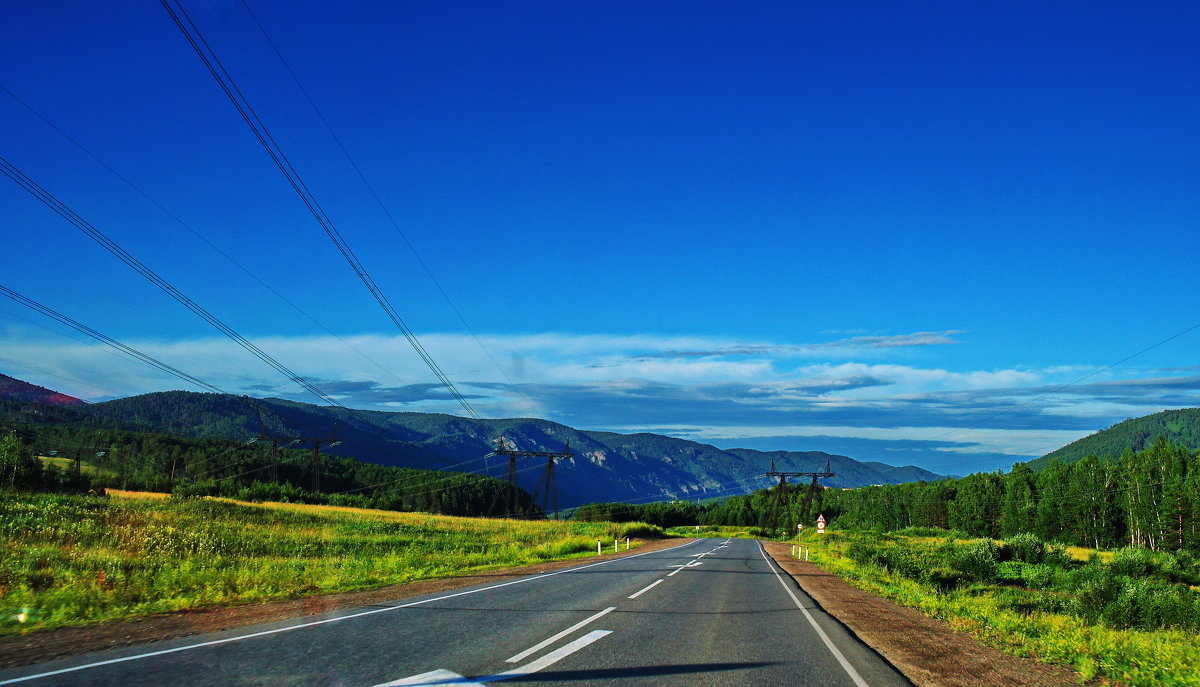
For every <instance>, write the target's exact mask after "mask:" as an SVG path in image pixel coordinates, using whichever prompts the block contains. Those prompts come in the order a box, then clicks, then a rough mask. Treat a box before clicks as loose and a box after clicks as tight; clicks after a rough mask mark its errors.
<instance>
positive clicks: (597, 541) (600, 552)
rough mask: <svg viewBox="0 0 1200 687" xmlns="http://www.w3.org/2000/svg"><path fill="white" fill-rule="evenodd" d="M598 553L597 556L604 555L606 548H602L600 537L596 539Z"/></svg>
mask: <svg viewBox="0 0 1200 687" xmlns="http://www.w3.org/2000/svg"><path fill="white" fill-rule="evenodd" d="M596 555H597V556H603V555H604V550H603V549H601V548H600V540H599V539H597V540H596Z"/></svg>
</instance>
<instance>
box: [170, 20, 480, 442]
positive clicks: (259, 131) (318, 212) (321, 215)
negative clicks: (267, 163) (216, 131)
mask: <svg viewBox="0 0 1200 687" xmlns="http://www.w3.org/2000/svg"><path fill="white" fill-rule="evenodd" d="M160 1H161V3H162V6H163V8H164V9H166V10H167V13H168V14H170V15H171V19H172V20H173V21H174V22H175V25H176V26H177V27H178V28H179V30H180V31H181V32H182V33H183V35H184V38H185V39H186V40H187V41H188V43H189V44H190V45H191V46H192V49H193V50H195V52H196V55H198V56H199V57H200V60H201V61H202V62H203V63H204V66H205V67H206V68H207V69H208V72H209V74H211V75H212V77H213V78H214V79H216V81H217V85H218V86H219V87H220V88H221V91H222V92H224V93H225V96H226V97H227V98H229V102H231V103H232V104H233V106H234V108H235V109H237V111H238V114H240V115H241V117H242V120H243V121H245V122H246V125H247V126H249V127H250V130H251V132H252V133H253V134H254V137H255V138H257V139H258V142H259V143H260V144H262V146H263V149H264V150H266V152H267V155H268V156H270V158H271V160H272V161H273V162H274V163H275V166H276V167H278V168H279V171H280V172H281V173H282V174H283V176H284V178H285V179H286V180H287V182H288V184H289V185H290V186H291V187H292V190H294V191H295V192H296V195H297V196H299V197H300V200H301V202H303V203H304V205H305V207H307V208H308V211H309V212H310V213H311V214H312V216H313V218H314V219H316V220H317V223H318V224H319V225H320V226H321V229H323V230H324V231H325V234H326V236H328V237H329V240H330V241H332V242H333V244H334V246H335V247H337V249H338V252H339V253H341V255H342V257H343V258H344V259H345V260H346V262H347V263H348V264H349V265H350V268H351V269H353V270H354V273H355V274H356V275H357V276H358V278H359V279H360V280H361V281H362V283H363V284H364V285H365V286H366V287H367V290H368V291H370V292H371V295H372V296H373V297H374V298H375V301H376V302H377V303H379V305H380V307H381V308H383V311H384V313H385V314H387V316H388V318H390V319H391V320H392V323H393V324H395V325H396V327H397V328H398V329H399V330H400V332H401V333H402V334H403V335H404V338H405V339H407V340H408V343H409V345H411V346H412V348H413V350H414V351H416V353H417V355H418V356H419V357H420V358H421V360H423V361H424V362H425V365H426V366H427V367H429V369H430V371H431V372H433V374H434V376H435V377H437V379H438V381H440V382H441V383H442V386H444V387H445V388H446V391H448V392H449V393H450V395H451V396H452V397H453V398H454V399H455V400H456V401H458V403H459V405H461V406H462V407H463V409H464V410H466V411H467V413H468V414H469V415H470V416H471V417H472V418H475V419H479V418H480V416H479V414H478V413H476V412H475V409H474V408H472V407H471V404H470V403H469V402H468V401H467V398H466V397H465V396H463V394H462V393H460V392H459V390H458V389H457V387H455V386H454V383H453V382H451V381H450V378H449V377H447V376H446V374H445V373H444V372H443V371H442V369H441V368H440V367H439V366H438V364H437V362H435V361H434V359H433V357H432V356H431V355H430V354H429V352H428V351H426V350H425V347H424V346H423V345H421V342H420V340H419V339H418V338H417V336H416V334H415V333H414V332H413V331H412V329H411V328H409V326H408V324H406V323H405V322H404V320H403V318H401V317H400V313H399V312H398V311H397V310H396V308H395V307H394V306H393V305H392V304H391V302H390V301H389V300H388V299H387V296H386V295H384V293H383V290H382V289H381V288H380V287H379V285H378V284H377V283H376V282H375V279H374V278H373V277H372V276H371V274H370V272H368V271H367V268H366V267H365V266H364V265H363V263H362V261H361V260H359V258H358V256H357V255H355V253H354V251H353V249H351V248H350V245H349V243H347V242H346V239H345V238H344V237H343V236H342V234H341V232H340V231H339V230H338V228H337V227H336V226H335V225H334V224H333V220H331V219H330V218H329V216H328V215H327V214H326V213H325V210H324V209H323V208H322V207H321V205H320V203H319V202H317V198H316V196H315V195H313V193H312V191H310V190H309V188H308V186H307V185H306V184H305V183H304V180H303V179H302V178H301V177H300V174H299V172H298V171H297V170H296V168H295V167H294V166H293V165H292V163H291V161H290V160H288V158H287V156H286V155H285V154H284V152H283V149H282V148H281V147H280V146H279V144H278V143H276V142H275V139H274V138H273V137H272V136H271V134H270V132H269V131H268V130H267V128H266V125H264V124H263V122H262V120H261V119H260V118H259V117H258V114H257V113H256V112H255V111H254V108H253V107H252V106H251V105H250V102H249V101H248V100H247V99H246V97H245V96H244V95H243V94H242V92H241V90H240V89H239V88H238V87H237V84H236V83H235V82H234V81H233V77H231V76H230V74H229V72H228V71H227V70H226V69H225V67H224V65H222V64H221V61H220V59H219V58H218V57H217V56H216V53H215V52H214V51H213V49H212V46H210V45H209V44H208V42H207V41H206V40H205V39H204V35H203V34H202V33H201V32H200V29H199V28H198V27H197V26H196V24H195V23H194V22H193V21H192V19H191V17H190V16H188V14H187V11H186V10H184V9H183V6H182V5H181V4H180V3H179V1H178V0H174V2H172V0H160ZM172 5H174V6H172Z"/></svg>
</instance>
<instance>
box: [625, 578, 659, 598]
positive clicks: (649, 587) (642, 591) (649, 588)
mask: <svg viewBox="0 0 1200 687" xmlns="http://www.w3.org/2000/svg"><path fill="white" fill-rule="evenodd" d="M660 584H662V578H661V577H660V578H658V579H657V580H655V581H653V582H651V583H650V584H649V585H647V586H645V587H643V588H642V590H641V591H640V592H636V593H634V595H633V596H627V597H625V598H627V599H636V598H638V597H639V596H641V595H642V594H645V593H646V592H648V591H650V590H651V589H654V588H655V587H657V586H658V585H660Z"/></svg>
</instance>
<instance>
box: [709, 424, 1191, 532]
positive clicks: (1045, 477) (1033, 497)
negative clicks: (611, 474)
mask: <svg viewBox="0 0 1200 687" xmlns="http://www.w3.org/2000/svg"><path fill="white" fill-rule="evenodd" d="M802 494H803V492H802V491H800V490H796V491H793V492H792V493H791V494H789V495H788V497H787V499H786V501H787V505H786V508H785V509H784V510H785V513H786V515H785V516H784V517H783V518H781V520H780V522H779V523H777V525H778V526H779V527H780V528H782V529H788V528H791V529H794V528H795V526H796V524H797V523H800V522H803V523H808V524H811V523H812V522H813V521H814V519H815V518H816V514H817V509H816V506H815V504H814V506H813V507H812V508H810V512H809V513H800V512H799V510H800V508H801V496H802ZM773 498H774V493H773V492H772V491H771V490H763V491H759V492H756V493H754V494H750V495H747V496H739V497H734V498H732V499H729V500H728V501H726V502H724V503H721V504H718V505H714V506H712V507H710V508H708V509H707V510H706V511H705V512H704V513H703V514H702V516H701V521H702V522H703V523H710V524H724V525H743V526H744V525H751V526H761V525H764V524H767V523H765V519H766V517H767V513H768V512H769V509H770V504H771V502H772V499H773ZM820 512H821V513H823V514H824V515H825V518H826V519H827V520H828V521H829V525H830V527H831V528H837V529H842V530H850V529H861V530H876V531H893V530H900V529H903V528H906V527H938V528H943V529H953V530H960V531H962V532H964V533H966V534H968V535H971V536H976V537H993V538H995V537H1009V536H1011V535H1014V534H1018V533H1032V534H1035V535H1037V536H1038V537H1040V538H1041V539H1043V540H1046V541H1054V542H1061V543H1066V544H1077V545H1082V546H1088V547H1093V548H1111V547H1117V546H1140V547H1145V548H1149V549H1155V550H1168V551H1175V550H1181V549H1184V550H1189V551H1200V454H1198V453H1197V452H1196V451H1193V450H1191V449H1189V448H1187V447H1185V446H1182V445H1180V444H1173V443H1171V442H1168V441H1167V440H1166V439H1164V438H1162V437H1159V438H1158V439H1156V440H1155V441H1154V442H1153V443H1152V444H1151V445H1150V446H1149V447H1148V448H1146V449H1144V450H1142V451H1137V452H1134V451H1132V450H1129V449H1126V450H1125V451H1124V452H1123V453H1121V454H1120V455H1119V456H1118V457H1117V458H1116V459H1107V458H1097V457H1095V456H1087V457H1085V458H1083V459H1082V460H1080V461H1078V462H1076V463H1070V464H1068V463H1052V464H1051V465H1050V466H1049V467H1047V468H1046V469H1045V470H1042V471H1041V472H1035V471H1034V470H1032V469H1031V468H1030V467H1029V465H1027V464H1024V463H1017V464H1016V465H1014V466H1013V468H1012V470H1011V471H1009V472H1008V473H1000V472H994V473H976V474H973V475H968V476H966V477H963V478H961V479H956V480H942V481H938V482H915V483H910V484H896V485H887V486H881V487H866V488H863V489H847V490H842V489H826V490H825V493H824V504H823V507H822V509H821V511H820Z"/></svg>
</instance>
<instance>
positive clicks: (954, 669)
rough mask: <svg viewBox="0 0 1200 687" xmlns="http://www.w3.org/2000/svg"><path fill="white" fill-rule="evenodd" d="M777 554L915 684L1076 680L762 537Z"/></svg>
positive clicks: (1046, 684)
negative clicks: (869, 589) (1002, 649)
mask: <svg viewBox="0 0 1200 687" xmlns="http://www.w3.org/2000/svg"><path fill="white" fill-rule="evenodd" d="M763 543H764V544H765V545H766V547H767V553H769V554H770V555H771V557H772V558H774V559H775V562H776V563H778V564H779V566H780V567H782V568H783V569H784V570H785V571H786V572H787V573H788V574H789V575H791V576H792V578H793V579H795V580H796V583H797V584H798V585H800V588H801V589H803V590H804V591H805V592H806V593H807V594H808V595H809V596H810V597H812V599H813V600H814V601H816V602H817V603H818V604H819V605H820V606H821V608H823V609H824V610H825V612H827V613H829V614H830V615H832V616H834V617H835V618H837V619H838V620H840V621H841V622H842V624H844V625H845V626H846V627H848V628H850V630H851V631H852V632H854V634H856V635H858V637H859V639H861V640H862V641H863V642H865V643H866V644H867V645H868V646H870V647H871V648H872V649H874V650H875V651H877V652H878V653H879V654H880V655H881V656H883V657H884V658H886V659H887V660H888V661H889V662H890V663H891V664H892V665H893V666H895V667H896V669H897V670H899V671H900V672H902V673H904V675H905V677H907V678H908V679H909V680H912V682H913V684H915V685H918V686H919V687H926V686H928V687H978V686H979V685H994V686H996V687H1000V686H1008V685H1014V686H1017V685H1026V686H1029V687H1034V686H1036V687H1059V686H1062V687H1067V686H1068V685H1078V684H1079V679H1078V675H1076V673H1075V672H1074V671H1072V670H1070V669H1068V668H1065V667H1062V666H1052V665H1047V664H1045V663H1041V662H1039V661H1035V660H1033V659H1028V658H1019V657H1017V656H1010V655H1008V654H1005V653H1002V652H1000V651H999V650H997V649H993V648H991V647H988V646H984V645H983V644H980V643H979V642H978V641H977V640H975V639H974V638H973V637H971V636H970V635H969V634H966V633H965V632H958V631H955V630H954V629H953V628H951V627H950V626H949V625H948V624H947V623H945V622H942V621H940V620H935V619H933V618H930V617H929V616H927V615H925V614H923V613H921V612H920V611H917V610H915V609H912V608H908V607H905V606H900V605H898V604H895V603H892V602H891V601H888V600H887V599H883V598H881V597H878V596H875V595H874V594H871V593H869V592H866V591H863V590H861V589H859V588H858V587H855V586H853V585H851V584H850V583H848V582H846V581H845V580H843V579H842V578H840V577H838V576H837V575H834V574H833V573H829V572H826V571H824V570H822V569H821V568H819V567H817V566H816V565H814V564H812V563H806V562H804V561H801V560H797V559H795V558H792V557H791V555H790V554H791V546H790V545H789V544H786V543H783V542H763Z"/></svg>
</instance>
